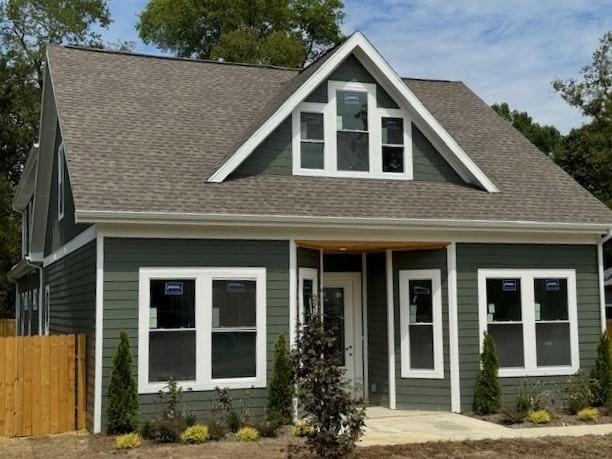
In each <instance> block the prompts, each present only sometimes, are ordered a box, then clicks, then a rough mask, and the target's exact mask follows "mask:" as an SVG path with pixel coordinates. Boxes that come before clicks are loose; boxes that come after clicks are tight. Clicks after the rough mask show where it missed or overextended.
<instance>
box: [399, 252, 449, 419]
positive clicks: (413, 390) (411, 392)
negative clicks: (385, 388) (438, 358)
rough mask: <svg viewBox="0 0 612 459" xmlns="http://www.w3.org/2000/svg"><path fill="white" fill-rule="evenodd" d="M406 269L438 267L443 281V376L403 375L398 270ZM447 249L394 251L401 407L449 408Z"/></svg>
mask: <svg viewBox="0 0 612 459" xmlns="http://www.w3.org/2000/svg"><path fill="white" fill-rule="evenodd" d="M406 269H439V270H440V275H441V283H442V333H443V352H444V378H443V379H417V378H401V377H400V375H401V366H402V363H401V344H400V343H401V334H400V302H399V271H400V270H406ZM447 278H448V276H447V271H446V250H444V249H441V250H416V251H408V252H404V251H402V252H393V302H394V305H395V356H396V358H395V374H396V381H395V385H396V387H395V393H396V405H397V408H398V409H412V410H414V409H424V410H446V411H448V410H450V406H451V400H450V377H449V371H450V369H449V344H448V301H447V300H448V292H447Z"/></svg>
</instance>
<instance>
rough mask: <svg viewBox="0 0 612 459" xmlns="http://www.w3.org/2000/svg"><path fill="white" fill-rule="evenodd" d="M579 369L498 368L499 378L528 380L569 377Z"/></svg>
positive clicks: (573, 367)
mask: <svg viewBox="0 0 612 459" xmlns="http://www.w3.org/2000/svg"><path fill="white" fill-rule="evenodd" d="M579 369H580V367H579V366H578V365H576V366H562V367H542V368H533V369H529V370H527V369H525V368H500V369H499V377H500V378H529V377H539V376H571V375H573V374H575V373H576V372H577V371H578V370H579Z"/></svg>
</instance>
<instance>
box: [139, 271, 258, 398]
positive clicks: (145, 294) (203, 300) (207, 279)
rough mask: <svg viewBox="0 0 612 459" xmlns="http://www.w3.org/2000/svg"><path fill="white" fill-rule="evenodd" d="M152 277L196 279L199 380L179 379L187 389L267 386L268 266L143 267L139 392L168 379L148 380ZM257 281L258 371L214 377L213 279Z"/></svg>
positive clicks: (153, 390)
mask: <svg viewBox="0 0 612 459" xmlns="http://www.w3.org/2000/svg"><path fill="white" fill-rule="evenodd" d="M151 279H195V316H196V317H195V321H196V327H195V328H196V353H195V359H196V379H195V381H178V385H179V386H180V387H182V388H183V390H185V391H203V390H213V389H214V388H215V387H227V388H229V389H248V388H251V387H266V355H267V354H266V352H267V351H266V269H265V268H140V271H139V287H138V289H139V295H138V305H139V314H138V350H139V352H138V392H139V393H141V394H151V393H157V392H158V391H159V390H161V389H163V388H164V387H165V386H166V382H149V304H150V291H149V283H150V281H151ZM218 279H223V280H226V279H228V280H253V281H255V282H256V289H257V293H256V295H257V296H256V308H257V310H256V329H257V331H256V333H257V336H256V349H257V350H256V373H255V376H254V377H248V378H223V379H213V378H212V365H211V363H212V362H211V358H212V325H211V320H209V318H210V317H212V281H213V280H218Z"/></svg>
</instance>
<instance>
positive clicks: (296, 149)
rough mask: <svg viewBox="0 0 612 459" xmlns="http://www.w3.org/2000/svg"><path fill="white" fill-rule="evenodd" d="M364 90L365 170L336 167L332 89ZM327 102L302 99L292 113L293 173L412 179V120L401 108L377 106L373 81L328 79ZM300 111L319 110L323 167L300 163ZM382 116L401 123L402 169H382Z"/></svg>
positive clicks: (334, 109)
mask: <svg viewBox="0 0 612 459" xmlns="http://www.w3.org/2000/svg"><path fill="white" fill-rule="evenodd" d="M337 91H357V92H365V93H366V94H367V100H368V143H369V145H368V154H369V171H341V170H338V167H337V144H336V136H337V130H336V113H337V112H336V108H337V107H336V92H337ZM327 93H328V102H327V103H319V102H302V103H301V104H299V105H298V106H297V107H296V108H295V109H294V110H293V113H292V162H293V175H308V176H323V177H351V178H376V179H385V180H412V178H413V166H412V128H411V126H412V120H411V118H410V116H409V114H408V112H406V111H405V110H402V109H389V108H381V107H378V106H377V102H376V100H377V99H376V84H373V83H357V82H348V81H328V83H327ZM301 113H321V114H323V139H324V146H323V157H324V161H323V164H324V166H323V169H306V168H302V167H301V165H302V163H301V140H302V139H301V127H300V119H301V117H300V114H301ZM382 118H402V120H403V124H404V172H402V173H397V172H383V168H382V165H383V164H382Z"/></svg>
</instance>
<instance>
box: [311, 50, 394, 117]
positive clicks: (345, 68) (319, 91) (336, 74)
mask: <svg viewBox="0 0 612 459" xmlns="http://www.w3.org/2000/svg"><path fill="white" fill-rule="evenodd" d="M330 80H331V81H355V82H359V83H373V84H374V83H375V84H376V99H377V105H378V106H379V107H383V108H399V106H398V105H397V103H396V102H395V101H394V100H393V99H392V98H391V96H390V95H389V94H388V93H387V91H385V90H384V89H383V87H382V86H381V85H380V84H378V82H377V81H376V79H374V77H373V76H372V75H371V74H370V72H368V71H367V70H366V68H365V67H364V66H363V64H362V63H361V62H360V61H359V59H357V58H356V57H355V55H353V54H351V55H350V56H348V57H347V58H346V59H345V60H344V61H343V62H342V63H341V64H340V65H339V66H338V67H337V68H336V69H335V70H334V71H333V72H332V74H331V75H330V76H329V78H328V79H327V80H326V81H324V82H323V83H321V84H320V85H319V86H317V87H316V88H315V89H314V91H312V92H311V93H310V94H309V95H308V97H307V98H306V102H320V103H327V101H328V95H327V82H328V81H330Z"/></svg>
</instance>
